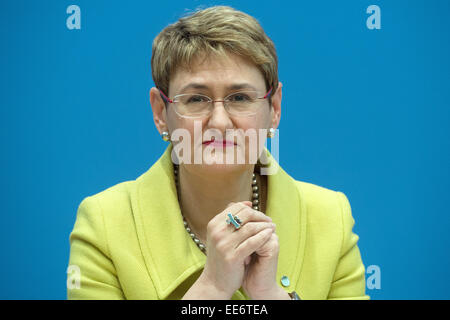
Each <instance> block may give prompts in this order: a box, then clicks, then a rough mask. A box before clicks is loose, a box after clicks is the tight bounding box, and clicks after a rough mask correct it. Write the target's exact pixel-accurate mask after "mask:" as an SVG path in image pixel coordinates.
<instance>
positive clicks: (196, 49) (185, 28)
mask: <svg viewBox="0 0 450 320" xmlns="http://www.w3.org/2000/svg"><path fill="white" fill-rule="evenodd" d="M230 53H232V54H236V55H239V56H241V57H243V58H247V59H249V60H250V61H251V62H253V63H254V64H255V65H256V66H257V67H258V68H259V69H260V70H261V72H262V74H263V76H264V78H265V81H266V86H267V90H268V89H269V88H270V87H272V90H273V91H272V92H275V91H276V89H277V87H278V59H277V53H276V50H275V46H274V44H273V42H272V40H271V39H270V38H269V37H268V36H267V35H266V33H265V32H264V30H263V29H262V27H261V25H260V24H259V23H258V21H257V20H256V19H255V18H253V17H251V16H249V15H248V14H245V13H243V12H241V11H238V10H235V9H233V8H231V7H227V6H214V7H210V8H206V9H203V10H199V11H196V12H194V13H193V14H191V15H189V16H186V17H183V18H180V19H179V20H178V21H177V22H175V23H174V24H171V25H169V26H167V27H166V28H164V29H163V30H162V31H161V33H160V34H159V35H158V36H157V37H156V38H155V40H154V41H153V46H152V61H151V64H152V77H153V81H154V83H155V85H156V87H158V88H159V89H160V90H162V91H163V92H164V93H166V94H169V93H168V91H169V81H170V77H171V76H172V75H173V73H174V71H175V70H176V68H178V67H189V65H191V63H192V62H193V61H194V59H195V58H197V57H199V56H200V55H202V54H206V55H209V54H218V55H226V54H230Z"/></svg>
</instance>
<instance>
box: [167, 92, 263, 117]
mask: <svg viewBox="0 0 450 320" xmlns="http://www.w3.org/2000/svg"><path fill="white" fill-rule="evenodd" d="M158 90H159V92H160V94H161V97H162V98H163V99H164V100H165V101H167V102H168V103H172V104H173V105H174V109H175V112H176V113H177V114H178V115H180V116H181V117H185V118H199V117H205V116H209V115H210V114H211V113H212V111H213V108H214V102H222V103H223V106H224V108H225V110H226V111H227V112H228V113H229V114H231V115H234V116H238V117H248V116H252V115H255V114H256V113H257V112H258V109H259V107H260V102H261V101H263V100H265V99H267V98H268V97H269V96H270V94H271V93H272V87H270V89H269V91H268V92H267V93H266V94H265V95H264V96H262V97H261V95H262V94H261V92H258V91H239V92H233V93H231V94H229V95H228V96H226V97H225V98H223V100H213V99H211V98H210V97H208V96H205V95H203V94H197V93H186V94H178V95H176V96H175V97H173V99H170V98H168V97H167V96H166V95H165V94H164V93H163V92H162V91H161V90H160V89H158Z"/></svg>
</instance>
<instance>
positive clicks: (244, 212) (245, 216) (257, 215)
mask: <svg viewBox="0 0 450 320" xmlns="http://www.w3.org/2000/svg"><path fill="white" fill-rule="evenodd" d="M235 215H236V216H238V218H239V220H241V225H242V226H243V225H245V224H246V223H248V222H252V221H255V222H256V221H260V222H272V219H271V218H270V217H269V216H266V215H265V214H264V213H262V212H261V211H258V210H255V209H252V208H251V207H247V206H245V207H244V208H242V209H241V210H240V211H239V212H238V213H236V214H235Z"/></svg>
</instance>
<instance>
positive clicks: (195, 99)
mask: <svg viewBox="0 0 450 320" xmlns="http://www.w3.org/2000/svg"><path fill="white" fill-rule="evenodd" d="M205 101H207V99H206V98H205V97H202V96H190V97H189V98H188V100H187V102H188V103H199V102H205Z"/></svg>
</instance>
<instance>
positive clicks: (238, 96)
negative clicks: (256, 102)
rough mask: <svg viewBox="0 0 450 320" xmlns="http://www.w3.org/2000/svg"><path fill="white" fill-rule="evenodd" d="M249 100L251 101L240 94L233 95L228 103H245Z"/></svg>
mask: <svg viewBox="0 0 450 320" xmlns="http://www.w3.org/2000/svg"><path fill="white" fill-rule="evenodd" d="M250 100H251V99H250V97H249V96H248V95H246V94H242V93H239V94H234V95H232V96H231V97H230V101H233V102H247V101H250Z"/></svg>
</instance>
